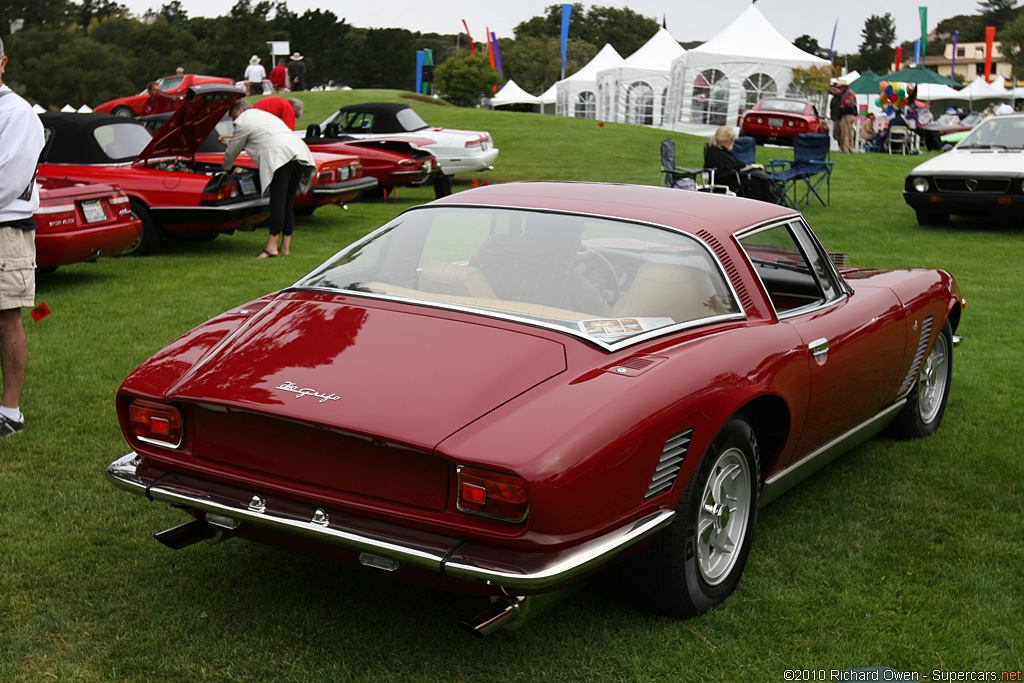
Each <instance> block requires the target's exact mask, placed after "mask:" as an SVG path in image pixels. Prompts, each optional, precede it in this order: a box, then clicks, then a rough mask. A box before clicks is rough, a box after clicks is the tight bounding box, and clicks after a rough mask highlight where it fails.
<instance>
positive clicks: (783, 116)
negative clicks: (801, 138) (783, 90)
mask: <svg viewBox="0 0 1024 683" xmlns="http://www.w3.org/2000/svg"><path fill="white" fill-rule="evenodd" d="M801 133H825V134H826V135H827V134H828V122H827V121H825V119H824V118H822V117H821V116H819V115H818V108H817V107H815V106H814V105H813V104H811V103H810V102H808V101H807V100H790V99H783V98H781V97H772V98H767V99H763V100H761V101H760V102H758V103H757V104H756V105H754V108H753V109H750V110H749V111H746V112H744V113H743V115H742V116H741V118H740V135H749V136H751V137H753V138H754V139H755V140H756V141H757V142H758V143H759V144H764V143H766V142H774V143H776V144H785V145H792V144H793V138H795V137H796V136H797V135H800V134H801Z"/></svg>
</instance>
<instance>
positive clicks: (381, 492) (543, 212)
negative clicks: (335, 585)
mask: <svg viewBox="0 0 1024 683" xmlns="http://www.w3.org/2000/svg"><path fill="white" fill-rule="evenodd" d="M834 263H835V260H834V259H833V258H831V257H830V255H829V254H828V253H827V252H826V251H825V250H824V248H823V247H822V246H821V244H819V242H818V240H817V238H816V237H815V235H814V234H813V232H812V231H811V229H810V228H809V227H808V225H807V223H806V222H805V221H804V218H803V217H802V216H801V214H800V213H798V212H796V211H792V210H789V209H786V208H783V207H779V206H775V205H771V204H767V203H763V202H756V201H751V200H746V199H739V198H735V197H723V196H717V195H710V194H703V193H698V192H679V191H675V190H671V189H667V188H656V187H642V186H626V185H605V184H589V183H519V184H508V185H495V186H488V187H484V188H480V189H477V190H469V191H466V192H461V193H458V194H456V195H451V196H449V197H445V198H443V199H440V200H437V201H434V202H432V203H430V204H426V205H423V206H420V207H416V208H414V209H410V210H409V211H406V212H405V213H404V214H402V215H401V216H399V217H398V218H396V219H395V220H394V221H392V222H391V223H390V224H388V225H386V226H384V227H382V228H381V229H379V230H377V231H375V232H373V233H372V234H370V235H368V236H367V237H365V238H363V239H362V240H360V241H358V242H356V243H355V244H353V245H351V246H350V247H348V248H346V249H344V250H343V251H341V252H340V253H339V254H338V255H337V256H335V257H334V258H332V259H330V260H329V261H327V262H326V263H324V264H323V265H321V266H320V267H319V268H317V269H316V270H314V271H313V272H312V273H311V274H310V275H308V276H306V277H305V278H303V279H301V280H300V281H299V282H298V283H296V284H295V285H293V286H292V287H289V288H287V289H284V290H281V291H279V292H276V293H274V294H269V295H267V296H265V297H263V298H261V299H257V300H255V301H252V302H250V303H247V304H245V305H243V306H239V307H238V308H236V309H234V310H231V311H228V312H227V313H224V314H223V315H221V316H218V317H216V318H214V319H213V320H211V321H209V322H207V323H205V324H204V325H201V326H200V327H198V328H196V329H195V330H193V331H192V332H190V333H188V334H186V335H184V336H183V337H181V338H180V339H178V340H177V341H175V342H172V343H171V344H170V345H169V346H167V347H166V348H164V349H163V350H162V351H160V352H158V353H157V354H156V355H155V356H153V357H152V358H151V359H149V360H148V361H146V362H145V363H144V364H143V365H141V366H140V367H139V368H138V369H137V370H135V371H134V372H133V373H132V374H131V375H129V377H128V378H127V379H126V380H125V382H124V383H123V384H122V386H121V388H120V390H119V391H118V394H117V402H116V403H117V413H118V417H119V419H120V422H121V427H122V429H123V431H124V433H125V436H126V439H127V441H128V443H129V445H130V447H131V449H132V452H131V453H129V454H128V455H126V456H124V457H121V458H119V459H117V460H115V461H114V462H113V463H111V465H110V466H109V467H108V469H107V473H108V475H109V476H110V477H111V479H112V481H113V483H114V484H116V485H117V486H119V487H121V488H124V489H127V490H128V491H131V492H133V493H135V494H137V495H139V496H142V497H145V498H148V499H150V500H155V501H161V502H164V503H169V504H171V505H173V506H175V507H177V508H179V509H181V510H183V511H185V512H187V513H189V514H190V515H191V516H192V517H193V520H192V521H190V522H188V523H186V524H184V525H182V526H179V527H175V528H173V529H169V530H167V531H164V532H161V533H159V534H157V538H158V539H159V540H161V541H163V542H164V543H165V544H167V545H169V546H171V547H173V548H182V547H185V546H188V545H190V544H192V543H195V542H196V541H199V540H204V539H205V540H218V539H223V538H229V537H232V536H238V537H241V538H245V539H250V540H256V541H262V542H266V543H271V544H275V545H280V546H284V547H288V548H293V549H299V550H303V551H308V552H312V553H318V554H321V555H324V556H327V557H330V558H332V559H336V560H338V561H341V562H347V563H350V564H352V565H356V566H362V567H365V568H367V569H370V570H373V571H382V572H386V573H389V574H390V575H391V576H392V577H395V578H400V579H406V580H410V581H416V582H422V583H425V584H430V585H435V586H445V587H448V588H452V589H454V590H458V591H463V592H470V593H477V594H483V595H489V596H492V597H493V598H494V600H495V602H493V603H492V605H491V606H490V607H488V608H487V609H486V610H485V611H484V612H482V613H481V614H479V615H477V616H475V617H473V618H471V619H468V620H467V621H466V622H465V624H464V625H465V626H466V627H467V628H469V629H470V630H471V631H472V632H474V633H478V634H486V633H488V632H490V631H493V630H495V629H498V628H501V627H504V626H508V625H510V624H514V623H515V622H516V621H517V619H519V618H521V617H522V616H524V615H526V614H527V613H528V612H529V611H530V610H531V609H533V608H535V607H536V606H537V605H538V604H539V603H540V602H543V599H545V598H551V597H554V596H549V595H545V594H547V593H555V592H559V591H560V589H562V588H563V587H568V586H570V584H572V583H573V582H575V581H578V580H580V579H581V578H583V577H585V576H587V575H588V574H591V573H593V572H594V571H596V570H598V569H600V568H602V567H606V566H608V565H610V564H612V563H614V562H624V563H625V565H624V567H623V570H624V571H625V573H626V576H627V577H628V584H629V586H630V588H631V589H632V592H633V593H634V594H635V596H636V598H637V600H638V601H639V602H640V604H642V605H644V606H645V607H647V608H649V609H651V610H655V611H658V612H663V613H667V614H671V615H675V616H679V617H689V616H694V615H697V614H701V613H703V612H705V611H706V610H708V609H710V608H712V607H714V606H715V605H717V604H719V603H721V602H722V601H723V600H725V599H726V598H727V596H729V595H730V594H731V593H732V592H733V591H734V590H735V588H736V586H737V584H738V582H739V580H740V574H741V573H742V571H743V567H744V564H745V562H746V559H747V554H748V552H749V551H750V547H751V542H752V540H753V536H754V525H755V520H756V518H757V510H758V506H759V505H761V504H764V503H766V502H768V501H770V500H771V499H773V498H775V497H776V496H778V495H779V494H780V493H781V492H782V491H783V490H785V489H786V488H788V487H790V486H792V485H793V484H794V483H796V482H797V481H798V480H800V479H802V478H803V477H805V476H807V475H808V474H809V473H810V472H812V471H814V470H816V469H817V468H819V467H821V466H822V465H823V464H825V463H826V462H828V461H829V460H831V459H832V458H834V457H836V456H837V455H838V454H839V453H840V452H842V451H844V450H847V449H849V448H852V447H854V446H856V445H857V444H859V443H861V442H862V441H863V440H865V439H867V438H868V437H870V436H872V435H874V434H877V433H878V432H880V431H882V430H883V429H886V428H888V429H889V430H891V431H892V432H893V433H894V434H896V435H898V436H900V437H906V438H909V437H921V436H926V435H929V434H931V433H932V432H934V431H935V430H936V429H937V428H938V426H939V423H940V421H941V420H942V416H943V412H944V410H945V408H946V401H947V397H948V395H949V391H950V381H951V378H952V368H953V345H954V341H955V340H956V339H957V337H954V333H955V332H956V329H957V326H958V325H959V323H960V316H961V307H962V302H961V300H960V296H959V293H958V288H957V285H956V283H955V282H954V280H953V278H952V277H951V276H950V275H948V274H947V273H946V272H944V271H941V270H923V269H922V270H910V269H901V270H894V271H883V270H871V269H866V268H864V269H860V268H842V269H840V268H838V267H837V266H836V265H834Z"/></svg>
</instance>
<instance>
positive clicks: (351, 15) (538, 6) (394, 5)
mask: <svg viewBox="0 0 1024 683" xmlns="http://www.w3.org/2000/svg"><path fill="white" fill-rule="evenodd" d="M120 1H121V2H122V4H125V5H127V7H128V8H129V9H130V10H132V12H134V13H135V14H136V15H141V14H143V13H144V12H145V11H146V10H147V9H149V8H153V9H159V8H160V6H161V5H163V4H165V2H167V1H169V0H120ZM235 1H236V0H180V2H181V4H182V6H183V7H184V8H185V11H186V12H187V13H188V16H190V17H199V16H207V17H216V16H222V15H226V14H228V12H229V11H230V9H231V7H232V5H234V4H235ZM287 2H288V8H289V9H290V10H291V11H293V12H296V13H298V14H302V13H303V12H304V11H306V10H307V9H311V8H312V9H315V8H318V7H319V8H320V9H323V10H329V11H331V12H334V13H335V14H336V15H337V16H338V17H339V18H344V19H345V20H346V21H347V23H349V24H350V25H352V26H359V27H362V28H391V27H395V28H406V29H409V30H410V31H420V32H423V33H458V32H459V31H461V30H462V20H463V19H465V20H466V22H467V23H468V24H469V32H470V34H471V35H472V36H473V38H474V40H478V41H483V39H484V34H485V30H486V29H487V28H490V30H491V31H493V32H494V33H495V34H497V35H498V37H508V38H511V37H513V34H512V29H513V28H515V26H516V25H517V24H518V23H520V22H522V21H525V20H527V19H529V18H530V17H533V16H537V15H540V14H543V13H544V9H545V8H546V7H548V6H549V5H554V4H561V3H560V2H557V0H441V1H440V2H437V1H436V0H378V1H377V2H367V0H287ZM595 4H597V5H602V6H605V7H624V6H628V7H629V8H630V9H632V10H633V11H634V12H638V13H640V14H642V15H644V16H648V17H652V18H655V19H657V20H658V21H659V22H660V21H662V18H663V17H664V19H665V21H666V22H667V24H668V30H669V33H671V34H672V35H673V36H674V37H675V38H676V40H679V41H681V42H686V41H694V40H699V41H704V40H707V39H709V38H711V37H712V36H714V35H715V34H716V33H718V31H720V30H721V29H723V28H724V27H725V26H727V25H728V24H729V23H730V22H731V21H732V20H733V19H734V18H736V16H738V15H739V14H740V13H741V12H742V11H743V10H744V9H746V8H747V6H748V5H749V4H750V0H710V1H709V0H596V1H595V2H586V1H585V2H583V5H584V7H587V8H589V7H591V6H593V5H595ZM757 6H758V8H759V9H760V10H761V12H762V13H763V14H764V16H765V17H766V18H767V19H768V21H769V22H771V24H772V25H773V26H774V27H775V28H776V29H777V30H778V31H779V33H781V34H782V35H783V37H785V38H787V39H789V40H790V41H792V40H794V39H796V38H797V37H798V36H801V35H804V34H807V35H809V36H811V37H812V38H815V39H817V41H818V44H820V45H821V46H822V47H824V48H825V49H828V47H829V44H830V43H831V40H832V29H833V27H834V26H836V22H837V20H838V27H837V29H836V38H835V49H836V51H838V52H841V53H853V52H856V51H857V49H858V47H859V46H860V43H861V30H862V29H863V28H864V21H865V19H867V18H868V17H869V16H871V15H872V14H877V15H883V14H885V13H886V12H889V13H890V14H892V15H893V19H894V20H895V21H896V35H897V38H898V40H899V41H900V42H902V41H904V40H916V39H917V38H920V37H921V21H920V18H919V14H918V7H928V30H932V29H934V28H935V25H936V24H937V23H938V22H940V21H941V20H943V19H947V18H949V17H952V16H956V15H958V14H977V13H978V2H977V0H917V1H913V2H911V1H909V0H844V1H842V2H837V1H836V0H759V2H758V5H757ZM997 38H998V36H997ZM292 47H293V49H298V50H300V51H301V50H302V46H301V45H293V46H292ZM628 56H629V55H623V57H628Z"/></svg>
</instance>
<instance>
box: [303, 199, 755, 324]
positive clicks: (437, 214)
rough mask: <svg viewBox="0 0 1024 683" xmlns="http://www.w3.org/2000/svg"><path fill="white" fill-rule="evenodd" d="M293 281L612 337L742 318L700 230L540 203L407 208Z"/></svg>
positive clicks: (729, 288)
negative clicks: (548, 208) (544, 207)
mask: <svg viewBox="0 0 1024 683" xmlns="http://www.w3.org/2000/svg"><path fill="white" fill-rule="evenodd" d="M297 286H298V287H308V288H316V289H327V290H332V291H337V292H345V293H348V292H355V293H362V294H367V295H371V296H380V297H386V298H395V299H402V300H408V301H412V302H416V303H421V304H429V305H437V306H441V307H454V308H459V309H462V310H469V311H471V312H475V313H479V314H482V315H491V316H498V317H505V318H517V319H522V320H524V321H528V322H530V323H535V324H540V325H544V326H549V327H555V328H557V329H561V330H566V331H569V332H571V333H573V334H576V335H579V336H584V337H588V338H591V339H594V340H599V341H601V342H602V343H606V344H614V343H618V342H620V341H623V340H627V339H631V338H636V337H637V336H638V335H645V334H647V333H650V332H652V331H656V330H663V329H668V328H672V327H675V326H679V325H691V324H696V323H697V322H704V321H708V320H713V319H719V318H722V317H730V316H739V315H742V311H741V310H740V308H739V306H738V305H737V303H736V298H735V296H734V293H733V291H732V289H731V287H730V285H729V284H728V281H727V279H726V278H725V276H724V275H723V273H722V270H721V268H720V266H719V264H718V262H717V261H716V260H715V258H714V257H713V256H712V255H711V253H710V252H709V251H708V250H707V249H706V248H705V247H704V245H703V244H702V243H701V242H700V241H699V240H697V239H696V238H694V237H692V236H689V235H686V234H684V233H680V232H676V231H672V230H668V229H664V228H658V227H653V226H648V225H640V224H636V223H629V222H625V221H616V220H609V219H606V218H597V217H590V216H581V215H570V214H560V213H548V212H541V211H524V210H508V209H492V208H470V207H431V208H425V209H418V210H414V211H410V212H407V213H405V214H403V215H402V216H400V217H398V218H397V219H395V220H394V221H392V222H391V223H390V224H388V225H387V226H385V227H384V228H382V229H381V230H378V231H377V232H375V233H374V234H372V235H370V236H369V237H367V238H365V239H364V240H362V241H360V242H357V243H356V244H354V245H352V246H351V247H349V248H348V249H345V250H344V251H342V252H341V253H339V254H338V255H337V256H335V257H334V258H333V259H331V260H330V261H328V262H327V263H325V264H324V265H323V266H321V267H320V268H319V269H317V270H316V271H314V272H313V273H312V274H311V275H309V276H308V277H306V278H304V279H303V280H301V281H300V282H299V283H298V284H297Z"/></svg>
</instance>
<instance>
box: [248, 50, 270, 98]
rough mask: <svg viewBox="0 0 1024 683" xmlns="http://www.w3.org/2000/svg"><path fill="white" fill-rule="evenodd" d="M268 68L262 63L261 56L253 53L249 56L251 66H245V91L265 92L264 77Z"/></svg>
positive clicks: (253, 92)
mask: <svg viewBox="0 0 1024 683" xmlns="http://www.w3.org/2000/svg"><path fill="white" fill-rule="evenodd" d="M266 77H267V70H266V69H264V68H263V65H262V64H260V58H259V57H257V56H256V55H253V56H252V57H250V58H249V66H247V67H245V91H246V93H248V94H249V95H262V94H263V79H265V78H266Z"/></svg>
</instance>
